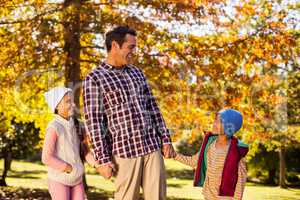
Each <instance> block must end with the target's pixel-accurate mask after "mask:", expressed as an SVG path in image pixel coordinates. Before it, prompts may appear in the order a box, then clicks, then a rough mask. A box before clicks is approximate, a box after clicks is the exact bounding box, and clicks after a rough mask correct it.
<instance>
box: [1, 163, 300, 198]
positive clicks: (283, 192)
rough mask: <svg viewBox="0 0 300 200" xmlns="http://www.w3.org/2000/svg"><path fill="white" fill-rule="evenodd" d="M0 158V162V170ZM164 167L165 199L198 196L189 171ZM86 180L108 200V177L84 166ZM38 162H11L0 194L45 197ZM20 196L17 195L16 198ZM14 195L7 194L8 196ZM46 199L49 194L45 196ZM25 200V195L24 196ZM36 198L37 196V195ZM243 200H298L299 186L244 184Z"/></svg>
mask: <svg viewBox="0 0 300 200" xmlns="http://www.w3.org/2000/svg"><path fill="white" fill-rule="evenodd" d="M2 167H3V161H2V160H1V161H0V171H1V172H0V173H2ZM166 168H167V184H168V187H167V194H168V199H172V200H173V199H202V195H201V188H194V187H193V186H192V177H193V172H192V170H191V169H190V168H189V167H187V166H184V165H182V164H180V163H178V162H175V161H173V160H166ZM86 169H87V183H88V185H89V186H91V190H90V191H89V193H88V197H89V199H109V197H112V194H113V191H114V184H113V182H112V180H105V179H104V178H102V177H101V176H99V175H97V174H96V173H95V170H94V169H92V168H90V167H87V168H86ZM46 170H47V169H46V167H45V166H43V165H42V164H39V163H29V162H21V161H13V163H12V170H11V171H10V172H9V174H8V178H7V180H6V181H7V184H8V185H9V186H12V187H8V188H0V197H1V195H2V196H3V195H4V194H5V193H19V195H20V196H21V195H24V196H26V194H27V195H30V193H32V194H31V195H30V196H36V197H40V196H41V195H44V196H45V198H42V199H47V198H46V196H47V182H46V177H47V174H46V173H47V171H46ZM20 196H19V197H18V198H20ZM10 198H13V199H17V198H16V197H9V198H8V199H10ZM48 198H49V196H48ZM25 199H26V198H25ZM37 199H39V198H37ZM244 199H245V200H300V189H281V188H279V187H270V186H263V185H255V184H251V183H248V184H247V186H246V189H245V194H244Z"/></svg>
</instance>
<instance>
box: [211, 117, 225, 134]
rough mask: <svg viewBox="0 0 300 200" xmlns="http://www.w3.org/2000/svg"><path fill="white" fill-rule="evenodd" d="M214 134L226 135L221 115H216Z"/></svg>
mask: <svg viewBox="0 0 300 200" xmlns="http://www.w3.org/2000/svg"><path fill="white" fill-rule="evenodd" d="M212 132H213V133H214V134H218V135H224V128H223V125H222V121H221V117H220V115H219V114H216V117H215V121H214V123H213V130H212Z"/></svg>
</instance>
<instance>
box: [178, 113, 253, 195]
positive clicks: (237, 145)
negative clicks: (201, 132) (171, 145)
mask: <svg viewBox="0 0 300 200" xmlns="http://www.w3.org/2000/svg"><path fill="white" fill-rule="evenodd" d="M242 123H243V117H242V115H241V113H240V112H238V111H236V110H232V109H226V110H221V111H219V112H218V113H217V115H216V118H215V121H214V124H213V131H212V132H213V133H207V134H206V135H205V136H204V139H203V143H202V146H201V148H200V151H199V152H198V153H197V154H196V155H193V156H184V155H181V154H179V153H176V155H175V160H177V161H179V162H182V163H184V164H186V165H189V166H191V167H193V168H194V169H195V175H194V186H198V187H199V186H200V187H202V186H203V190H202V193H203V196H204V199H205V200H225V199H226V200H233V199H238V200H241V199H242V196H243V191H244V187H245V183H246V179H247V172H246V165H245V161H244V158H243V157H245V155H246V154H247V152H248V146H247V145H246V144H243V143H242V142H240V141H239V140H238V139H237V138H236V137H234V136H233V135H234V134H235V133H236V132H237V131H238V130H239V129H240V128H241V127H242Z"/></svg>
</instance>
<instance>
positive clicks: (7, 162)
mask: <svg viewBox="0 0 300 200" xmlns="http://www.w3.org/2000/svg"><path fill="white" fill-rule="evenodd" d="M11 162H12V153H11V152H9V151H6V152H4V169H3V173H2V176H1V180H0V186H7V184H6V181H5V179H6V177H7V172H8V170H10V167H11Z"/></svg>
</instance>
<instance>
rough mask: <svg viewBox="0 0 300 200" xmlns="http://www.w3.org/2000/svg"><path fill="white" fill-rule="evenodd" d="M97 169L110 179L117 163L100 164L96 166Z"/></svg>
mask: <svg viewBox="0 0 300 200" xmlns="http://www.w3.org/2000/svg"><path fill="white" fill-rule="evenodd" d="M96 170H97V172H98V173H99V174H100V175H101V176H103V177H104V178H105V179H110V178H111V177H112V176H113V172H114V171H115V165H114V164H112V163H109V164H105V165H100V166H98V167H97V168H96Z"/></svg>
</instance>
